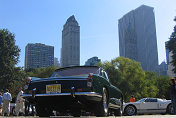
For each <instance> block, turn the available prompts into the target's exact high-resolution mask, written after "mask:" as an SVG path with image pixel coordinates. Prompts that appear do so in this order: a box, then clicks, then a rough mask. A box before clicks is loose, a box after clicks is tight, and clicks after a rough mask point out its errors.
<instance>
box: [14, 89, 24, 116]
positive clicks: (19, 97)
mask: <svg viewBox="0 0 176 118" xmlns="http://www.w3.org/2000/svg"><path fill="white" fill-rule="evenodd" d="M22 95H23V90H22V87H20V88H19V93H18V95H17V99H16V106H15V112H16V115H17V116H19V112H20V110H21V111H22V113H23V115H24V99H23V98H22Z"/></svg>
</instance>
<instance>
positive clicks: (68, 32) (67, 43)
mask: <svg viewBox="0 0 176 118" xmlns="http://www.w3.org/2000/svg"><path fill="white" fill-rule="evenodd" d="M79 65H80V26H79V24H78V22H77V21H76V19H75V17H74V15H72V16H70V17H69V18H68V19H67V22H66V23H65V24H64V26H63V30H62V48H61V66H62V67H66V66H79Z"/></svg>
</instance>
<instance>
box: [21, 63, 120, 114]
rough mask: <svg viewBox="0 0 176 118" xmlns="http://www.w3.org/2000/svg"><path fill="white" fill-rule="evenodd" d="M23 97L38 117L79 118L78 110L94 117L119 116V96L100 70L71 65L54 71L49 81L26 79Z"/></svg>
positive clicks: (101, 69)
mask: <svg viewBox="0 0 176 118" xmlns="http://www.w3.org/2000/svg"><path fill="white" fill-rule="evenodd" d="M24 89H25V92H24V94H23V97H24V98H25V99H27V100H28V101H32V102H33V103H35V106H36V111H37V114H38V115H39V116H50V115H51V114H52V111H53V110H55V111H58V112H59V113H65V112H69V113H71V114H72V115H73V116H80V115H81V111H83V110H84V111H88V112H91V113H94V114H95V115H96V116H108V114H110V113H113V114H114V115H115V116H120V115H121V114H122V110H123V108H122V107H123V95H122V93H121V91H120V90H119V89H118V88H116V87H115V86H113V85H112V84H111V83H110V81H109V78H108V75H107V73H106V72H105V71H104V69H103V68H101V67H97V66H74V67H65V68H60V69H58V70H56V71H55V72H54V73H53V74H52V75H51V77H50V78H35V77H28V78H27V80H26V85H25V87H24Z"/></svg>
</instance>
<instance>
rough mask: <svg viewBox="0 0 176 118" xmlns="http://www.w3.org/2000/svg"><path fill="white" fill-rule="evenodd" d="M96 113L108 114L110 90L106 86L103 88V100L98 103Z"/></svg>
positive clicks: (99, 114) (98, 114)
mask: <svg viewBox="0 0 176 118" xmlns="http://www.w3.org/2000/svg"><path fill="white" fill-rule="evenodd" d="M96 115H97V116H108V92H107V90H106V88H105V87H104V88H103V93H102V100H101V102H100V103H98V104H97V109H96Z"/></svg>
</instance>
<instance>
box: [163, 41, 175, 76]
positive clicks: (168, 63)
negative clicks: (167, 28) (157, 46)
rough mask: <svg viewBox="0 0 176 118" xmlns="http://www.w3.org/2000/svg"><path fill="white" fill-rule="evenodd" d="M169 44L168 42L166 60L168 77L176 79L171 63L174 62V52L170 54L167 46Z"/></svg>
mask: <svg viewBox="0 0 176 118" xmlns="http://www.w3.org/2000/svg"><path fill="white" fill-rule="evenodd" d="M167 44H168V41H166V42H165V49H166V60H167V66H168V67H167V68H168V70H167V75H168V76H169V77H175V76H176V74H175V73H174V72H173V71H172V70H173V68H174V67H173V66H172V64H171V63H170V62H171V61H172V55H173V54H172V52H169V49H168V48H167V47H166V45H167Z"/></svg>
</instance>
